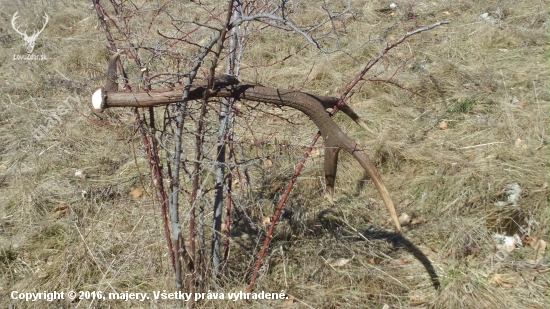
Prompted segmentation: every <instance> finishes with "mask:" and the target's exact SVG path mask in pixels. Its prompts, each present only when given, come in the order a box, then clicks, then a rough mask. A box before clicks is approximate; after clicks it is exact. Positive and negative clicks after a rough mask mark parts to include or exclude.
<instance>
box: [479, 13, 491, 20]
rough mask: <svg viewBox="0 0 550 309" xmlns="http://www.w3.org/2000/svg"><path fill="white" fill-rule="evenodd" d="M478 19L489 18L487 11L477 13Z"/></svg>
mask: <svg viewBox="0 0 550 309" xmlns="http://www.w3.org/2000/svg"><path fill="white" fill-rule="evenodd" d="M479 19H485V20H487V19H489V13H483V14H481V15H479Z"/></svg>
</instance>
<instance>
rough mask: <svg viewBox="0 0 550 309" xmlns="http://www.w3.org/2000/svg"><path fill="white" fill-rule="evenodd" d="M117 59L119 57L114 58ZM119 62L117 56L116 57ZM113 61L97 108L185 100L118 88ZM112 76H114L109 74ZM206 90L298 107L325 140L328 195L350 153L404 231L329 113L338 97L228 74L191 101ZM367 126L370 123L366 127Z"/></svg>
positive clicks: (167, 92) (194, 95)
mask: <svg viewBox="0 0 550 309" xmlns="http://www.w3.org/2000/svg"><path fill="white" fill-rule="evenodd" d="M113 59H115V57H114V58H113ZM115 61H116V59H115ZM113 63H114V61H113V60H112V61H111V63H110V64H109V69H108V72H107V84H106V85H105V87H103V88H101V89H98V90H97V91H95V92H94V93H93V95H92V106H93V108H94V109H96V110H103V109H105V108H110V107H151V106H159V105H166V104H170V103H176V102H181V100H182V94H183V92H182V89H183V87H180V88H173V89H164V90H156V91H151V92H137V93H127V92H118V91H116V89H117V88H116V83H115V80H116V79H115V78H113V68H114V73H115V76H116V66H113ZM109 75H110V76H109ZM205 91H208V92H209V94H208V95H209V96H210V97H232V98H234V99H244V100H250V101H256V102H262V103H271V104H276V105H283V106H288V107H291V108H294V109H297V110H299V111H301V112H303V113H304V114H306V115H308V116H309V118H310V119H311V120H312V121H313V122H314V123H315V124H316V125H317V127H318V128H319V131H320V132H321V135H322V136H323V139H324V141H325V148H326V149H325V161H324V170H325V179H326V186H327V189H326V192H327V198H328V199H329V201H330V202H331V203H333V192H334V183H335V179H336V168H337V164H338V153H339V151H340V150H342V149H343V150H345V151H347V152H349V153H350V154H351V155H352V156H353V157H354V158H355V159H356V160H357V161H358V162H359V164H361V166H362V167H363V169H364V170H365V171H366V172H367V174H368V175H369V177H370V178H371V179H372V181H373V183H374V185H375V187H376V189H377V190H378V192H379V194H380V196H381V197H382V200H383V201H384V204H385V205H386V208H387V209H388V212H389V213H390V216H391V219H392V221H393V223H394V224H395V226H396V228H397V230H398V231H401V225H400V224H399V220H398V218H397V214H396V212H395V206H394V204H393V202H392V199H391V197H390V195H389V193H388V190H387V189H386V186H385V185H384V183H383V181H382V178H381V177H380V174H379V173H378V171H377V170H376V167H375V166H374V164H373V163H372V161H371V160H370V158H369V156H368V155H367V154H366V152H365V151H364V150H363V149H362V148H361V147H360V146H359V144H357V143H356V142H355V141H354V140H353V139H352V138H350V137H349V136H348V135H346V134H345V133H344V132H343V131H342V130H341V129H340V128H339V127H338V125H337V124H336V123H335V122H334V121H333V120H332V118H331V117H330V116H329V114H328V113H327V112H326V109H327V108H333V107H335V106H336V105H337V103H338V99H336V98H333V97H323V96H316V95H312V94H309V93H305V92H300V91H292V90H281V89H277V88H271V87H264V86H259V85H249V84H240V83H239V81H238V80H237V79H236V78H235V77H224V78H219V79H216V83H215V85H214V88H213V89H207V88H206V86H193V87H191V89H190V91H189V97H188V98H189V100H198V99H202V98H203V97H204V93H205ZM338 108H339V109H340V110H342V111H343V112H344V113H345V114H346V115H348V116H349V117H351V118H352V119H353V120H354V121H355V122H357V123H358V124H360V125H362V126H364V123H363V122H362V121H361V119H360V118H359V116H357V114H356V113H355V112H354V111H353V110H352V109H351V108H350V107H349V106H348V105H346V104H343V105H340V106H338ZM364 127H366V126H364Z"/></svg>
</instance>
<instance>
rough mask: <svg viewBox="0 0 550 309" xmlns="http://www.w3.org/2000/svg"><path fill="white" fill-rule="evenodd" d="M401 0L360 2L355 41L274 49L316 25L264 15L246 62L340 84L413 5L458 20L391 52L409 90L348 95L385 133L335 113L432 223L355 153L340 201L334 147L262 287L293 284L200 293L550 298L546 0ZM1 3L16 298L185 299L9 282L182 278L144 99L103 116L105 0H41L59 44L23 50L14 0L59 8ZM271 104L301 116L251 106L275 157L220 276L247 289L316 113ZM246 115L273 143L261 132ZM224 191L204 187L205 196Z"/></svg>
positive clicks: (350, 34)
mask: <svg viewBox="0 0 550 309" xmlns="http://www.w3.org/2000/svg"><path fill="white" fill-rule="evenodd" d="M327 3H328V5H331V6H333V7H337V6H338V5H339V2H338V1H327ZM396 3H397V9H396V10H394V11H392V12H387V13H384V12H380V11H378V9H382V8H385V6H386V5H388V4H389V3H386V2H381V1H352V2H351V5H352V8H353V14H351V15H350V17H349V19H348V20H347V24H346V32H345V34H344V35H342V37H341V38H340V47H341V48H342V49H344V50H346V51H347V54H346V55H344V54H343V53H335V54H331V55H328V56H325V55H322V54H320V53H319V52H318V51H317V50H316V49H314V48H309V47H308V48H305V49H303V50H301V51H300V52H299V53H298V54H297V55H296V56H295V57H292V58H290V59H288V60H287V61H285V62H284V63H282V64H277V65H274V66H270V67H257V65H261V64H265V63H272V62H276V61H277V59H282V58H284V57H285V56H286V55H287V54H288V53H293V52H294V51H296V50H298V49H300V47H301V46H302V44H303V41H302V39H301V38H300V37H299V36H295V35H291V34H289V33H281V32H276V31H272V30H269V29H265V30H262V31H263V32H262V33H261V34H258V35H255V36H254V35H253V36H252V37H251V38H250V41H249V42H248V49H247V50H246V51H245V53H244V55H243V70H242V72H241V78H242V79H244V80H248V81H257V82H260V83H262V84H264V85H269V86H276V87H279V88H301V87H302V86H303V90H304V91H308V92H312V93H316V94H320V95H338V94H339V91H341V89H342V87H343V86H344V85H345V83H346V82H347V81H349V80H350V79H351V78H352V77H353V76H354V75H355V74H357V72H358V70H359V68H361V67H362V66H363V65H364V64H365V63H366V62H367V61H368V60H369V59H371V58H372V57H373V56H375V55H376V54H377V53H378V52H379V51H380V50H381V49H382V48H383V47H384V46H385V44H386V42H388V41H391V40H395V39H397V38H399V37H400V36H401V35H402V34H403V33H404V32H405V31H406V30H407V29H409V28H411V27H414V26H415V24H418V25H425V24H428V23H431V22H435V21H437V20H443V19H449V20H451V24H450V25H448V26H443V27H440V28H437V29H435V30H433V31H430V32H425V33H423V34H421V35H418V36H415V37H412V38H411V39H410V40H408V41H407V43H406V44H402V45H400V46H399V47H397V48H396V49H395V50H394V51H392V52H391V53H390V54H389V55H388V61H389V63H391V65H390V67H389V70H388V73H385V74H383V75H382V77H386V78H387V77H389V76H390V75H391V74H392V73H393V71H394V70H396V69H397V68H398V67H399V66H400V65H401V64H402V63H403V61H404V60H405V59H408V58H410V59H409V60H408V61H407V62H406V63H405V65H404V66H403V67H402V69H401V70H400V71H399V72H398V73H397V74H396V76H395V80H396V81H398V82H399V83H400V84H402V85H404V86H406V87H407V88H408V89H410V90H411V91H406V90H403V89H400V88H398V87H395V86H392V85H389V84H386V83H380V82H368V83H366V84H365V85H364V86H363V87H362V88H361V90H360V91H358V92H357V93H355V95H354V96H353V98H352V99H351V101H350V102H349V103H350V105H351V106H352V107H353V108H354V109H355V110H356V111H357V112H358V114H360V115H361V116H362V117H363V118H364V119H365V121H366V122H367V124H368V125H369V126H370V127H371V128H373V130H374V131H375V132H376V134H371V133H368V132H364V131H362V130H361V129H360V128H356V126H355V125H354V124H353V123H352V122H351V121H349V120H347V119H346V117H343V116H342V115H337V117H336V121H337V122H338V123H340V124H341V126H342V127H343V128H344V130H345V131H346V132H347V133H348V134H350V135H351V136H352V137H353V138H355V139H356V140H357V141H359V142H360V143H361V145H364V146H365V147H366V149H367V150H368V151H369V153H370V154H371V157H372V159H373V161H374V162H375V163H376V165H377V167H378V169H379V171H380V172H381V174H382V176H383V178H384V180H385V182H386V185H387V186H388V189H389V191H390V193H391V195H392V198H393V200H394V201H395V203H396V205H397V210H398V213H399V214H402V213H406V214H408V215H410V216H412V217H413V218H415V220H416V222H415V223H417V224H414V225H409V226H406V227H404V230H403V234H402V235H397V234H395V233H392V232H391V227H390V226H389V225H388V224H387V222H388V221H389V217H388V216H387V214H386V211H385V209H384V206H383V204H382V203H381V201H380V198H379V196H378V193H377V192H376V190H375V189H374V187H373V185H372V183H371V182H370V181H369V180H368V179H366V178H365V176H364V175H363V173H362V171H361V170H360V169H359V165H358V164H357V163H356V162H355V161H353V159H352V158H351V157H349V156H346V155H343V156H341V159H340V161H341V163H340V165H339V170H338V173H339V174H338V177H337V182H336V194H335V198H336V205H335V207H331V206H330V205H329V204H328V203H327V201H326V200H324V199H323V183H324V180H323V179H322V177H321V176H322V175H323V173H322V158H320V157H316V158H312V159H309V161H308V163H307V164H306V169H305V171H304V173H303V174H302V176H301V177H300V178H299V179H298V181H297V186H296V189H295V190H294V191H293V193H292V200H291V202H290V203H289V205H287V206H286V207H285V220H282V221H281V222H280V223H279V225H278V226H277V231H276V235H275V236H274V240H273V241H272V243H271V246H270V248H269V250H268V253H267V254H266V257H267V259H266V263H265V265H264V267H263V268H262V270H261V273H260V277H259V279H258V281H257V284H256V287H255V291H266V292H279V291H281V290H284V291H285V292H286V293H287V294H288V295H290V299H289V300H286V301H267V300H263V301H251V302H249V303H244V302H242V301H238V302H233V301H228V300H224V301H212V300H207V301H202V302H199V303H198V305H199V307H200V308H222V307H223V308H226V307H229V308H244V307H246V308H272V307H280V308H409V307H415V308H547V307H548V274H547V264H548V259H547V258H545V257H547V251H546V248H545V247H544V246H542V247H541V244H544V243H546V242H547V241H548V103H549V89H548V74H549V70H548V65H549V58H548V3H547V2H546V1H522V2H517V1H511V0H504V1H483V2H468V1H454V2H448V1H443V2H442V1H438V2H432V1H411V2H405V1H403V2H396ZM0 5H2V11H1V12H0V46H1V48H0V59H2V61H1V62H0V69H1V70H0V308H60V307H61V308H128V307H132V308H139V307H143V308H149V307H151V308H170V307H173V306H174V302H173V301H169V300H152V299H151V300H147V301H145V302H140V301H136V300H130V301H121V300H118V301H105V302H98V301H92V300H88V299H84V298H83V299H81V300H80V301H75V302H69V301H67V300H59V301H53V302H44V301H38V302H36V303H34V302H25V301H22V300H14V299H11V298H10V294H11V292H12V291H20V292H43V291H48V292H52V291H69V290H76V291H79V290H82V291H101V292H103V293H110V292H125V291H129V292H146V293H149V295H150V296H151V298H152V293H153V292H154V291H163V290H166V291H174V290H175V284H174V281H173V271H172V268H171V265H170V261H169V256H168V254H167V250H166V245H165V240H164V235H163V232H162V223H161V220H160V210H159V208H158V205H157V204H156V203H155V199H153V198H152V197H151V195H152V192H153V190H152V188H151V186H150V184H149V181H148V179H149V178H148V176H147V172H148V167H147V162H146V160H145V159H144V150H143V147H142V146H141V145H140V139H139V136H138V135H137V134H135V128H134V127H133V117H132V114H131V112H130V111H129V110H111V111H108V112H107V115H106V116H105V118H106V120H107V121H108V125H105V124H102V125H99V124H98V123H99V119H98V118H95V117H94V116H91V117H89V115H90V111H89V109H88V107H87V106H86V103H87V100H88V99H89V97H90V94H91V92H92V91H93V90H94V89H95V88H97V87H99V86H100V85H101V84H102V83H103V77H102V75H101V74H102V71H103V70H104V69H105V67H106V63H107V59H108V57H109V54H108V52H107V49H106V47H105V45H106V43H105V35H104V33H103V32H102V31H101V29H100V28H99V27H97V19H96V17H95V12H94V11H93V9H92V8H91V7H90V3H88V2H73V1H62V0H57V1H49V2H47V3H43V2H39V5H40V6H39V7H41V8H43V9H42V10H43V11H44V12H46V13H48V15H50V20H49V23H48V25H47V27H46V28H45V30H44V32H43V33H41V34H40V35H39V36H38V39H37V41H36V46H35V50H34V53H33V54H35V55H45V56H46V58H47V59H45V60H42V61H38V60H35V61H23V60H16V59H14V55H24V54H25V50H24V46H23V40H22V39H21V37H20V36H19V35H18V34H16V33H15V31H13V29H12V28H11V26H10V21H11V19H12V16H13V13H14V12H15V11H18V10H19V14H20V16H21V18H20V19H19V20H18V22H20V25H21V26H22V27H21V29H24V27H25V26H26V25H27V24H26V23H28V24H32V23H33V21H37V20H39V19H40V18H41V15H40V14H41V13H42V11H37V12H35V11H34V9H33V6H32V3H31V2H28V3H27V2H26V3H19V2H17V3H14V2H8V1H0ZM190 5H192V4H190ZM293 9H294V14H295V15H294V16H295V17H294V18H295V20H296V21H299V22H303V23H309V22H313V20H312V18H313V17H312V16H317V15H316V14H321V13H322V12H323V11H322V9H321V7H320V5H319V4H318V3H317V2H316V1H302V2H298V3H297V4H294V7H293ZM184 12H185V10H184ZM35 13H36V14H35ZM484 13H488V14H487V16H485V15H482V14H484ZM182 14H183V13H182ZM30 32H31V31H29V32H28V33H30ZM126 63H128V65H129V63H130V62H129V61H128V62H126ZM382 67H383V66H379V67H375V69H373V74H374V72H379V71H380V70H381V69H382ZM129 68H130V70H131V66H130V65H129ZM412 92H415V93H418V94H420V95H421V96H419V95H415V94H414V93H412ZM59 106H61V107H59ZM240 108H241V109H242V110H243V111H247V107H246V106H244V105H240ZM263 109H264V110H265V111H269V112H270V113H277V114H281V115H285V116H286V117H288V118H289V119H290V120H291V121H292V122H293V123H294V124H289V123H287V122H285V121H283V120H280V119H277V118H276V117H267V116H266V115H265V114H262V113H258V114H254V115H253V116H251V117H248V118H247V123H246V122H244V121H240V122H239V121H238V122H237V123H236V130H237V132H238V133H239V135H238V136H237V138H238V140H239V141H241V142H242V148H241V149H242V153H243V154H246V155H247V156H258V157H260V158H261V159H257V160H252V161H251V163H250V165H249V166H248V168H247V172H248V173H249V175H250V177H251V183H250V185H251V190H249V191H246V192H244V191H243V192H240V193H239V194H236V195H235V201H236V204H237V206H238V207H237V208H239V207H240V208H241V209H247V211H248V213H249V214H250V217H251V221H247V220H248V219H247V218H246V216H244V215H238V212H237V213H236V215H235V218H233V219H234V223H233V224H234V227H235V231H234V235H233V238H232V242H231V243H232V245H231V258H230V262H229V266H228V269H227V270H226V272H225V275H224V277H223V278H221V280H219V283H218V285H211V286H208V289H210V290H212V291H216V292H226V293H227V292H238V291H240V290H245V289H246V286H247V283H248V279H247V276H248V275H249V274H250V272H251V268H252V265H253V263H254V256H255V254H256V253H257V250H258V248H257V245H256V241H257V238H258V237H257V236H258V234H261V233H262V231H263V227H262V224H261V221H262V218H263V217H265V216H270V215H271V214H272V212H273V209H274V205H276V203H277V200H278V198H279V197H280V188H281V186H284V184H285V183H286V182H287V181H288V179H289V178H290V176H291V175H292V171H293V169H294V166H295V164H296V163H297V162H298V161H299V158H300V157H301V153H302V152H303V149H304V147H303V145H307V144H308V143H309V140H310V139H311V137H312V136H313V134H314V133H315V131H316V130H315V127H314V125H313V124H311V123H310V122H309V120H308V119H306V118H305V117H303V116H301V115H300V114H299V113H297V112H295V111H291V110H284V111H280V110H278V109H276V108H272V107H265V108H263ZM251 111H252V110H251ZM252 112H253V113H256V112H255V111H252ZM161 115H162V114H161ZM210 116H211V117H212V118H213V119H215V115H214V114H212V115H210ZM248 126H250V127H252V128H254V132H255V138H256V139H257V140H260V141H262V142H264V143H263V144H262V145H261V146H254V145H252V144H251V143H250V142H249V141H250V139H251V138H250V136H249V135H247V134H248V133H246V132H250V131H247V129H246V128H248ZM37 128H38V129H39V130H40V132H37V131H36V129H37ZM190 143H192V139H191V142H190ZM191 156H192V153H190V154H189V157H191ZM268 156H269V159H268ZM77 170H81V171H82V172H83V174H84V175H85V177H83V176H78V175H75V172H76V171H77ZM515 184H517V185H515ZM518 187H519V188H520V193H519V195H518V198H517V199H515V200H511V199H510V196H511V194H512V191H514V190H516V191H517V188H518ZM136 188H139V189H142V190H144V193H143V194H141V195H140V194H137V193H136V191H133V190H134V189H136ZM131 192H134V194H133V195H132V194H131ZM509 199H510V201H509V202H508V200H509ZM498 202H503V203H500V204H498ZM210 203H211V202H210V201H209V200H208V199H205V202H204V205H205V207H206V208H207V209H210V207H211V206H210ZM497 204H498V205H500V206H497ZM184 206H185V205H184ZM210 217H211V214H209V213H208V211H207V214H206V219H208V218H210ZM185 220H186V219H184V223H185ZM519 226H522V227H523V229H520V228H519ZM497 233H499V234H502V233H506V234H507V235H509V236H510V235H513V234H518V236H519V237H520V238H522V241H523V242H522V245H520V246H517V247H516V248H515V249H514V248H511V249H513V250H506V249H504V248H502V245H501V243H500V241H499V240H497V239H495V234H497ZM539 240H542V241H543V242H540V241H539ZM537 262H538V264H537ZM438 284H439V285H440V287H439V289H438V290H437V291H436V290H435V289H434V285H438Z"/></svg>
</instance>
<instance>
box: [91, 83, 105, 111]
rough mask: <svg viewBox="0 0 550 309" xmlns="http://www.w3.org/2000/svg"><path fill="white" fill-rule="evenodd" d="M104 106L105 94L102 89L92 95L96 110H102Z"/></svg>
mask: <svg viewBox="0 0 550 309" xmlns="http://www.w3.org/2000/svg"><path fill="white" fill-rule="evenodd" d="M102 105H103V93H102V91H101V88H99V89H97V90H96V91H95V92H94V94H92V106H93V107H94V108H95V109H101V107H102Z"/></svg>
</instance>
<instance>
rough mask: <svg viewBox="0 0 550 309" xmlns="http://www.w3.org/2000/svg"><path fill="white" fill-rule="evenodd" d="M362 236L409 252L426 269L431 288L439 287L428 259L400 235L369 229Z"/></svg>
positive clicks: (437, 279) (439, 284)
mask: <svg viewBox="0 0 550 309" xmlns="http://www.w3.org/2000/svg"><path fill="white" fill-rule="evenodd" d="M363 236H365V237H366V238H368V239H384V240H386V241H387V242H390V243H392V245H393V246H394V248H396V249H399V248H403V249H405V250H407V251H408V252H410V253H411V254H412V255H413V256H414V257H415V258H416V259H417V260H418V261H420V263H422V265H423V266H424V268H425V269H426V271H427V272H428V275H429V276H430V280H431V281H432V285H433V287H434V288H435V289H436V290H438V289H439V287H440V286H441V283H440V282H439V277H437V273H436V272H435V270H434V267H433V265H432V263H431V262H430V260H429V259H428V257H426V255H425V254H424V253H423V252H422V251H421V250H420V249H418V247H417V246H415V245H414V244H413V243H412V242H410V241H409V240H408V239H407V238H405V237H404V236H403V235H402V234H400V233H395V232H388V231H384V230H376V229H374V228H370V229H368V230H366V231H365V232H363Z"/></svg>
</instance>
